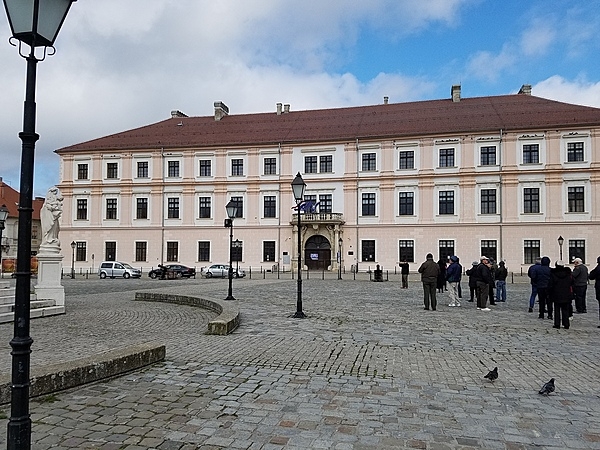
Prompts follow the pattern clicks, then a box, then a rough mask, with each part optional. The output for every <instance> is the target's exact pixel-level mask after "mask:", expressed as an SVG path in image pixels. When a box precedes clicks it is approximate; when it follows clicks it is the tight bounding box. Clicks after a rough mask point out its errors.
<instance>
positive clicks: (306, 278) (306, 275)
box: [306, 269, 309, 280]
mask: <svg viewBox="0 0 600 450" xmlns="http://www.w3.org/2000/svg"><path fill="white" fill-rule="evenodd" d="M308 277H309V275H308V269H306V279H307V280H308Z"/></svg>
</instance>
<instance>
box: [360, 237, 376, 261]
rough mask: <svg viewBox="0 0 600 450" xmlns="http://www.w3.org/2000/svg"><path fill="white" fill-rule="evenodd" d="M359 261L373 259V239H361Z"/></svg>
mask: <svg viewBox="0 0 600 450" xmlns="http://www.w3.org/2000/svg"><path fill="white" fill-rule="evenodd" d="M361 249H362V255H361V261H363V262H369V261H375V241H372V240H364V241H361Z"/></svg>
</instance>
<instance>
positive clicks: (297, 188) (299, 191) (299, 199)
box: [292, 172, 306, 319]
mask: <svg viewBox="0 0 600 450" xmlns="http://www.w3.org/2000/svg"><path fill="white" fill-rule="evenodd" d="M304 189H306V183H305V182H304V180H303V179H302V176H301V175H300V172H298V173H297V174H296V177H295V178H294V181H292V193H293V194H294V200H295V201H296V206H297V210H298V211H297V213H298V300H297V301H296V313H295V314H294V315H293V316H292V317H294V318H296V319H304V318H305V317H306V314H304V312H303V311H302V225H301V221H300V212H301V211H300V210H301V209H302V208H301V207H302V203H303V202H304V200H303V199H304Z"/></svg>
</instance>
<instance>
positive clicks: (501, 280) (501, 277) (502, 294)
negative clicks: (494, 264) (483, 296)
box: [496, 261, 508, 302]
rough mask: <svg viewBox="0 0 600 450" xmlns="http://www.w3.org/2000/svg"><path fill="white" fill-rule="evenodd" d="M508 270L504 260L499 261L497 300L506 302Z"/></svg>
mask: <svg viewBox="0 0 600 450" xmlns="http://www.w3.org/2000/svg"><path fill="white" fill-rule="evenodd" d="M507 276H508V270H507V269H506V267H505V265H504V261H500V262H499V263H498V269H496V302H506V277H507Z"/></svg>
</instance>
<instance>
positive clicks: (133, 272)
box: [98, 261, 142, 278]
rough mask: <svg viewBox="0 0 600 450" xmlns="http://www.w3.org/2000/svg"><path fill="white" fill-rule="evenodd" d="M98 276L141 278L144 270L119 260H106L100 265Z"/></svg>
mask: <svg viewBox="0 0 600 450" xmlns="http://www.w3.org/2000/svg"><path fill="white" fill-rule="evenodd" d="M98 276H99V277H100V278H106V277H109V278H116V277H119V278H121V277H123V278H129V277H132V278H140V277H141V276H142V271H141V270H140V269H136V268H134V267H131V266H130V265H129V264H127V263H124V262H119V261H104V262H103V263H102V264H100V267H98Z"/></svg>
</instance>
